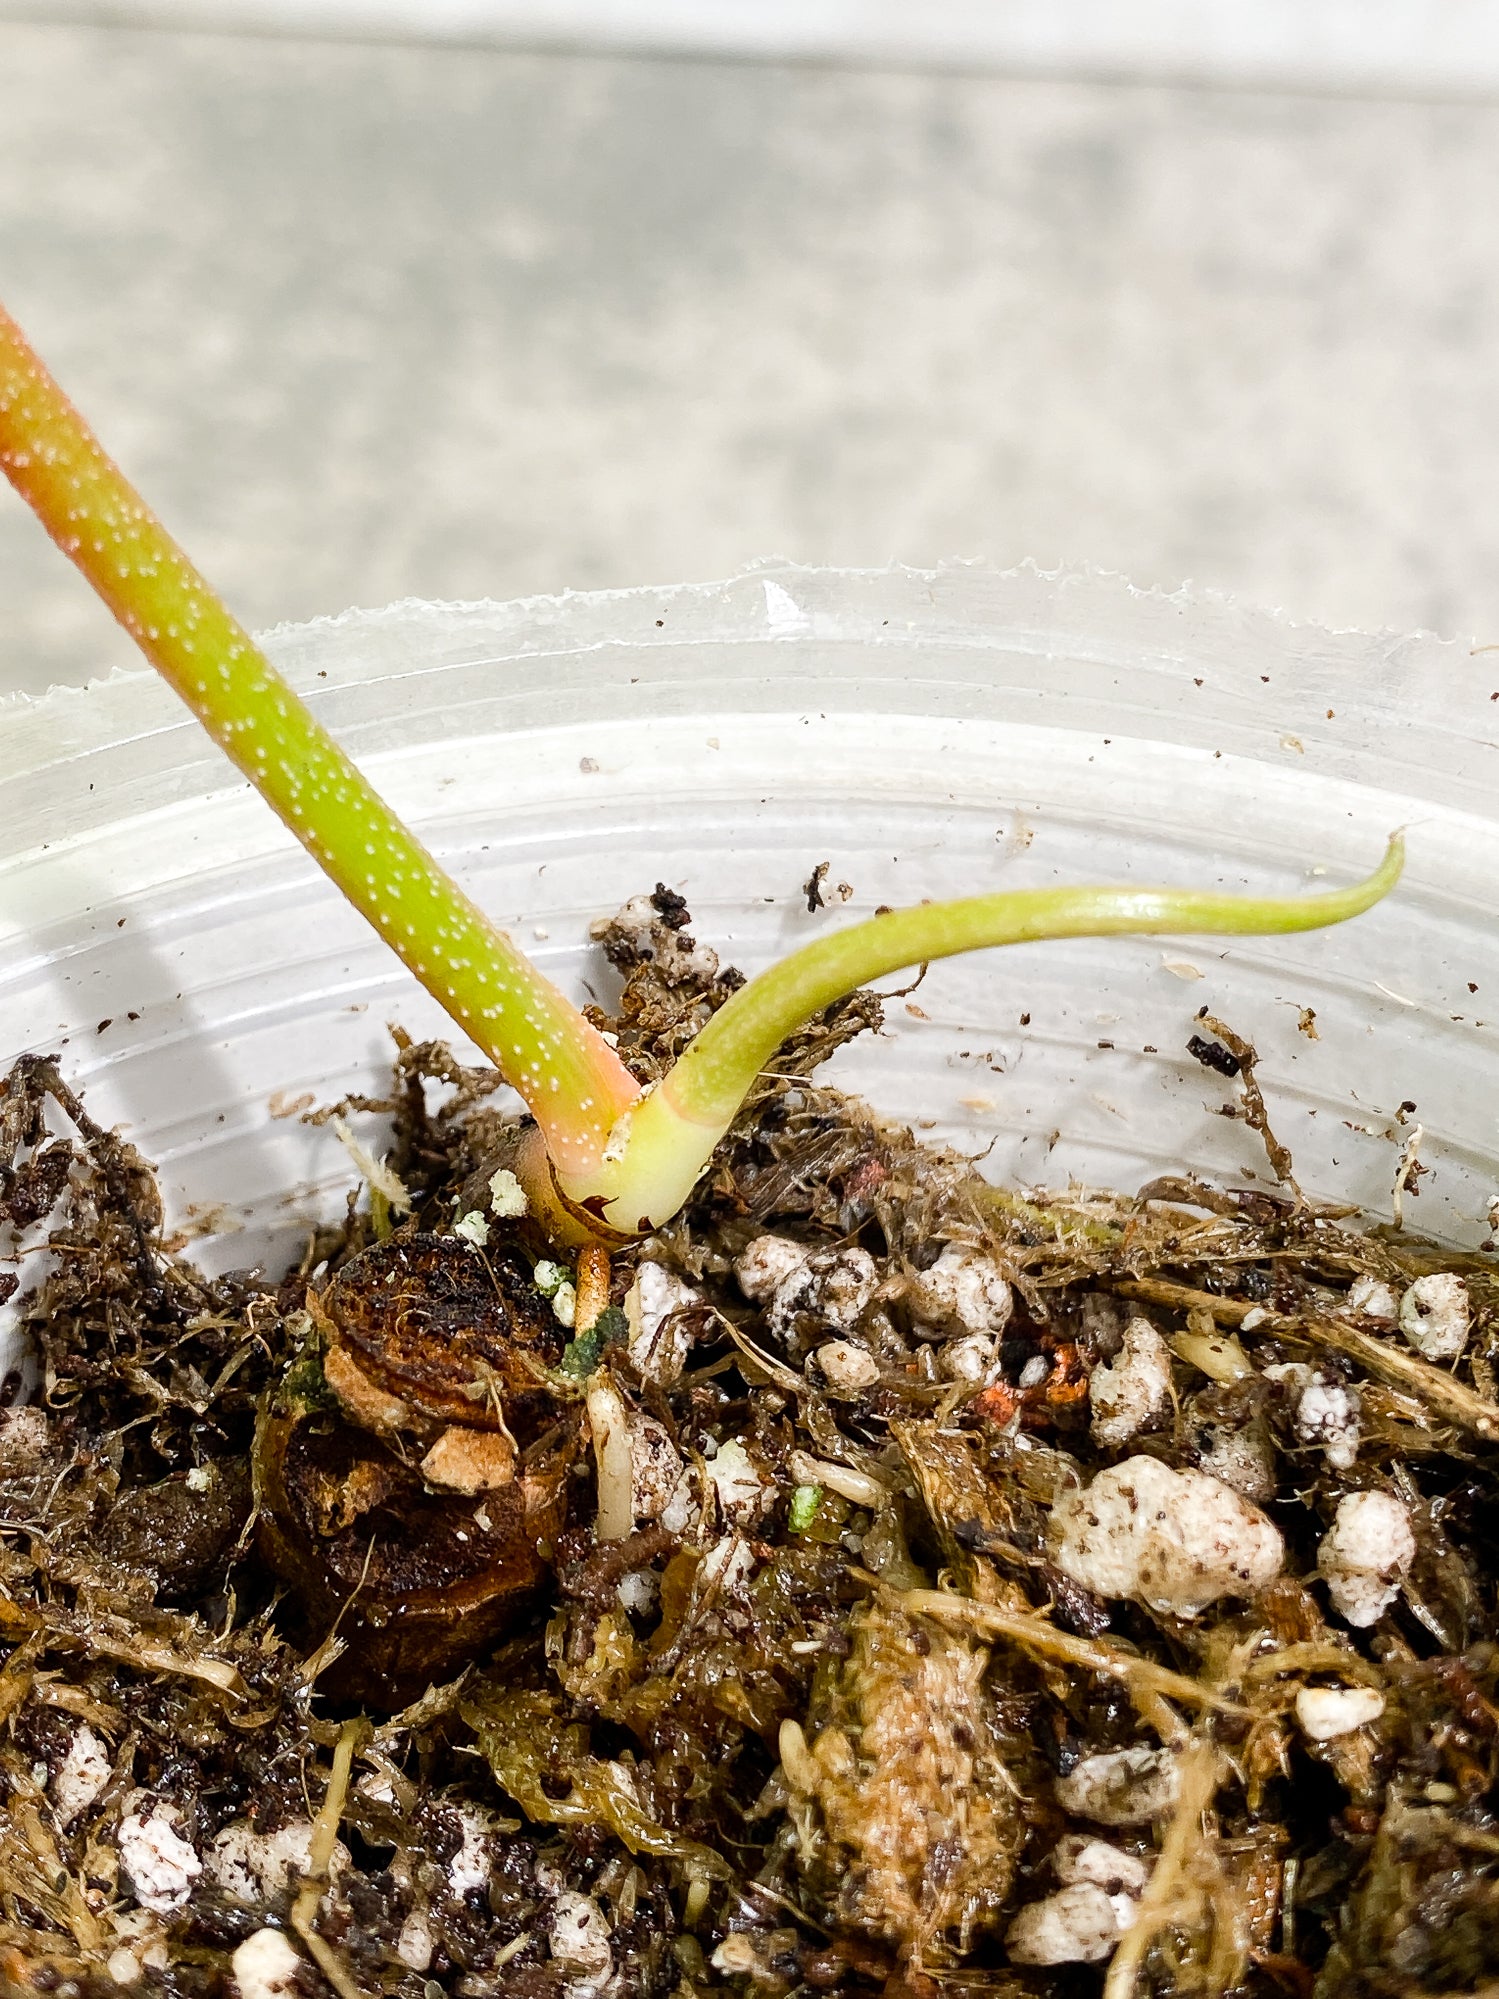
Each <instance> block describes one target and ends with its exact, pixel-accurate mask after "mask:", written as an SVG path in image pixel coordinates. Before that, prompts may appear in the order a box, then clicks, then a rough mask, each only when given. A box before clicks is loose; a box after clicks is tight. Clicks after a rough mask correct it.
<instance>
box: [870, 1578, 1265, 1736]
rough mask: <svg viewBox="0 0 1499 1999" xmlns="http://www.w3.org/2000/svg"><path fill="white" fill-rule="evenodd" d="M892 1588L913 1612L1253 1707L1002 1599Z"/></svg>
mask: <svg viewBox="0 0 1499 1999" xmlns="http://www.w3.org/2000/svg"><path fill="white" fill-rule="evenodd" d="M886 1594H888V1595H889V1597H890V1598H891V1599H892V1601H894V1602H896V1603H899V1604H900V1606H901V1608H902V1609H903V1610H905V1611H907V1612H908V1613H909V1614H910V1615H911V1616H913V1617H936V1618H940V1619H942V1620H943V1621H944V1622H946V1623H949V1624H965V1625H967V1626H969V1628H970V1629H972V1630H976V1631H983V1632H985V1633H987V1634H988V1635H989V1636H991V1637H994V1638H1006V1639H1008V1640H1009V1641H1010V1642H1011V1644H1014V1645H1019V1646H1020V1647H1021V1648H1022V1649H1023V1650H1025V1651H1027V1652H1033V1653H1035V1654H1037V1655H1038V1656H1039V1657H1041V1658H1046V1659H1057V1660H1060V1661H1061V1662H1062V1663H1063V1664H1064V1665H1068V1666H1078V1667H1080V1668H1081V1669H1082V1670H1083V1671H1084V1672H1088V1673H1098V1674H1100V1675H1102V1676H1103V1677H1105V1678H1107V1679H1114V1680H1123V1681H1124V1682H1125V1683H1126V1684H1127V1685H1129V1686H1131V1687H1132V1688H1139V1689H1141V1690H1142V1691H1144V1692H1148V1693H1150V1694H1155V1695H1163V1696H1165V1697H1166V1698H1168V1699H1171V1700H1179V1701H1184V1702H1187V1703H1189V1704H1190V1705H1191V1706H1193V1707H1199V1708H1213V1709H1215V1710H1216V1711H1217V1712H1218V1713H1220V1714H1232V1715H1239V1716H1241V1717H1244V1716H1248V1714H1249V1713H1250V1710H1249V1709H1248V1708H1244V1707H1240V1706H1239V1705H1238V1703H1237V1702H1235V1701H1231V1700H1229V1699H1227V1698H1226V1697H1225V1696H1224V1695H1223V1694H1220V1693H1217V1692H1215V1691H1214V1690H1213V1688H1211V1687H1206V1686H1204V1685H1203V1684H1202V1682H1201V1681H1200V1680H1192V1679H1188V1677H1187V1676H1186V1674H1185V1673H1173V1672H1172V1671H1171V1669H1170V1668H1169V1667H1168V1666H1157V1665H1155V1664H1154V1663H1153V1662H1152V1661H1151V1660H1149V1659H1142V1658H1140V1657H1138V1656H1137V1655H1136V1654H1135V1653H1133V1652H1126V1651H1124V1650H1123V1649H1122V1648H1121V1647H1118V1646H1113V1645H1109V1644H1105V1643H1102V1642H1100V1641H1099V1640H1098V1639H1096V1638H1094V1639H1090V1638H1074V1637H1073V1636H1071V1634H1070V1633H1068V1632H1065V1631H1058V1630H1057V1628H1056V1627H1055V1625H1052V1624H1048V1623H1047V1621H1046V1619H1045V1618H1044V1617H1037V1616H1034V1615H1027V1614H1026V1613H1024V1612H1023V1611H1018V1610H1004V1609H1001V1608H1000V1607H999V1605H997V1604H991V1603H975V1602H974V1601H973V1599H972V1598H971V1597H964V1596H955V1595H953V1594H952V1593H951V1592H950V1591H948V1590H936V1589H908V1590H889V1591H887V1592H886Z"/></svg>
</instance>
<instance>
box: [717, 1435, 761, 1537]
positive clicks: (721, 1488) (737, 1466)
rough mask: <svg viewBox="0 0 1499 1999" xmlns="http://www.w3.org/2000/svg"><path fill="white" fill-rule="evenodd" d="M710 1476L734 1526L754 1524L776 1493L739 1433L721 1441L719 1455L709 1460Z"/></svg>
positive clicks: (726, 1514) (719, 1499) (720, 1505)
mask: <svg viewBox="0 0 1499 1999" xmlns="http://www.w3.org/2000/svg"><path fill="white" fill-rule="evenodd" d="M708 1478H709V1480H710V1482H711V1483H712V1486H713V1490H714V1492H715V1493H716V1494H717V1495H718V1504H719V1507H720V1509H721V1510H722V1513H723V1517H724V1519H725V1520H726V1521H727V1522H728V1524H729V1525H730V1526H731V1527H749V1526H752V1525H753V1524H754V1522H755V1521H756V1520H758V1519H759V1517H760V1515H761V1514H762V1513H763V1512H764V1511H765V1510H766V1508H767V1507H768V1506H769V1504H770V1502H771V1500H772V1499H773V1498H774V1497H775V1487H774V1486H773V1485H772V1484H771V1483H770V1481H769V1480H768V1479H765V1478H762V1477H761V1476H760V1473H759V1471H758V1470H757V1469H756V1467H755V1464H754V1461H753V1460H752V1458H751V1457H750V1454H749V1452H748V1451H747V1450H746V1449H745V1448H744V1446H743V1444H742V1443H740V1441H739V1439H738V1438H737V1437H731V1438H730V1439H729V1441H728V1442H727V1443H726V1444H720V1445H719V1447H718V1454H717V1456H716V1457H713V1458H710V1459H709V1460H708Z"/></svg>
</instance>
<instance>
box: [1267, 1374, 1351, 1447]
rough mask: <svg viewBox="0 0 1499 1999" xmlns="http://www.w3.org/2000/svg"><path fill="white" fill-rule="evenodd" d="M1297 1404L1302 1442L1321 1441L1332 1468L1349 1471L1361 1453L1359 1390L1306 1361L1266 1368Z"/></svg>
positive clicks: (1296, 1420)
mask: <svg viewBox="0 0 1499 1999" xmlns="http://www.w3.org/2000/svg"><path fill="white" fill-rule="evenodd" d="M1265 1378H1266V1380H1267V1381H1276V1382H1279V1383H1280V1385H1281V1386H1282V1387H1283V1388H1284V1389H1285V1390H1286V1393H1287V1394H1288V1395H1289V1396H1290V1397H1291V1398H1292V1400H1293V1401H1294V1403H1295V1405H1296V1409H1295V1416H1294V1418H1293V1421H1294V1423H1295V1426H1296V1435H1297V1437H1298V1438H1299V1439H1300V1441H1301V1442H1302V1443H1303V1444H1320V1445H1321V1446H1322V1455H1323V1456H1324V1457H1325V1458H1326V1460H1327V1462H1328V1464H1329V1466H1330V1467H1331V1468H1332V1470H1333V1471H1349V1470H1351V1469H1352V1467H1353V1463H1354V1460H1355V1459H1356V1458H1357V1456H1358V1440H1359V1412H1360V1404H1359V1393H1358V1390H1357V1389H1356V1388H1348V1387H1345V1385H1344V1384H1343V1383H1342V1382H1340V1381H1336V1380H1334V1379H1333V1378H1332V1377H1331V1376H1330V1375H1326V1374H1323V1373H1322V1372H1321V1371H1320V1370H1319V1369H1317V1368H1315V1367H1309V1366H1308V1365H1307V1363H1306V1362H1305V1361H1304V1360H1287V1361H1280V1362H1277V1364H1276V1365H1275V1366H1274V1367H1267V1368H1266V1369H1265Z"/></svg>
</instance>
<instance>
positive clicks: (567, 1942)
mask: <svg viewBox="0 0 1499 1999" xmlns="http://www.w3.org/2000/svg"><path fill="white" fill-rule="evenodd" d="M547 1942H548V1943H549V1945H550V1946H551V1952H552V1960H553V1962H554V1963H556V1964H560V1965H561V1966H562V1967H563V1969H564V1970H566V1971H569V1972H571V1973H572V1975H573V1976H574V1977H575V1978H585V1979H587V1980H588V1981H589V1982H590V1983H592V1982H594V1981H595V1980H597V1981H598V1982H599V1983H602V1982H603V1981H604V1979H606V1978H607V1977H608V1975H609V1972H610V1970H611V1969H612V1968H613V1964H614V1953H613V1951H612V1950H611V1949H610V1947H609V1924H608V1920H607V1919H606V1917H605V1915H604V1912H603V1910H602V1909H601V1908H600V1907H599V1905H598V1903H597V1902H596V1901H595V1900H594V1899H593V1897H592V1896H591V1895H579V1894H576V1893H575V1892H574V1891H573V1890H572V1889H570V1888H569V1889H567V1890H566V1891H565V1892H564V1893H563V1894H561V1895H559V1896H558V1897H557V1900H556V1903H555V1904H554V1906H553V1909H552V1921H551V1927H550V1929H549V1930H548V1932H547Z"/></svg>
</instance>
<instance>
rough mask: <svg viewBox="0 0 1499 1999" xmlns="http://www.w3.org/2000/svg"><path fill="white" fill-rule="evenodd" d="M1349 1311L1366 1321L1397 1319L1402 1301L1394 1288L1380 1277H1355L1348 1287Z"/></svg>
mask: <svg viewBox="0 0 1499 1999" xmlns="http://www.w3.org/2000/svg"><path fill="white" fill-rule="evenodd" d="M1348 1309H1349V1311H1350V1312H1361V1313H1362V1314H1363V1315H1364V1317H1365V1318H1366V1319H1397V1318H1398V1317H1399V1316H1400V1300H1399V1299H1398V1298H1397V1297H1396V1296H1395V1292H1394V1289H1393V1287H1392V1286H1390V1285H1388V1284H1386V1283H1385V1282H1384V1281H1383V1279H1382V1278H1378V1277H1355V1278H1354V1280H1353V1282H1352V1283H1351V1284H1350V1285H1349V1287H1348Z"/></svg>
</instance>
